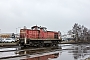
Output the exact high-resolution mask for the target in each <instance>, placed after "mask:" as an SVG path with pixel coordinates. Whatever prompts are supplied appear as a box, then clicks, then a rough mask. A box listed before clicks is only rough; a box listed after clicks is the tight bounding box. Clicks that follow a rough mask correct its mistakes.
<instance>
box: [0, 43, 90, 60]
mask: <svg viewBox="0 0 90 60" xmlns="http://www.w3.org/2000/svg"><path fill="white" fill-rule="evenodd" d="M9 50H11V51H9ZM3 51H4V52H3ZM20 55H23V56H20ZM24 55H25V56H24ZM9 56H16V57H13V58H5V59H0V60H25V59H28V60H88V59H87V58H89V57H90V44H59V48H58V49H49V48H47V49H41V50H36V51H31V50H23V51H19V48H18V47H14V48H2V47H0V58H2V57H9Z"/></svg>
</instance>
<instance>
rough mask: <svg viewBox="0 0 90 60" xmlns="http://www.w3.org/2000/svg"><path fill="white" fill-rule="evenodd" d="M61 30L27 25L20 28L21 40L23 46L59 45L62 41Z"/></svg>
mask: <svg viewBox="0 0 90 60" xmlns="http://www.w3.org/2000/svg"><path fill="white" fill-rule="evenodd" d="M60 35H61V33H60V31H58V32H55V31H47V28H46V27H41V26H40V27H39V26H37V25H36V26H33V27H31V29H27V28H26V27H25V26H24V28H23V29H20V41H19V44H20V45H21V46H36V47H44V46H57V45H58V43H59V42H60V41H61V39H60Z"/></svg>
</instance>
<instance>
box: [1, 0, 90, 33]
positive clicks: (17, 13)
mask: <svg viewBox="0 0 90 60" xmlns="http://www.w3.org/2000/svg"><path fill="white" fill-rule="evenodd" d="M74 23H79V24H81V25H84V26H86V27H88V28H90V0H0V29H1V33H10V32H16V28H18V27H21V28H23V26H26V27H27V28H30V27H31V26H33V25H36V24H37V25H39V26H40V25H41V26H45V27H47V28H48V30H54V31H61V32H62V33H66V32H67V31H68V30H70V29H72V26H73V25H74ZM19 29H20V28H18V29H17V31H19Z"/></svg>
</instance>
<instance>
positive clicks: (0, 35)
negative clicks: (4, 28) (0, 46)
mask: <svg viewBox="0 0 90 60" xmlns="http://www.w3.org/2000/svg"><path fill="white" fill-rule="evenodd" d="M0 38H1V29H0Z"/></svg>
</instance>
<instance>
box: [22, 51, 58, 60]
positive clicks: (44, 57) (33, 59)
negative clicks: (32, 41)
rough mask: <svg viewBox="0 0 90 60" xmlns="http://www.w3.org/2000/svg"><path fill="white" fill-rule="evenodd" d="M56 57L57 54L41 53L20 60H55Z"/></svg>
mask: <svg viewBox="0 0 90 60" xmlns="http://www.w3.org/2000/svg"><path fill="white" fill-rule="evenodd" d="M57 57H59V53H51V54H50V53H49V54H48V53H46V54H45V53H43V54H37V55H31V56H29V57H26V58H24V59H21V60H48V59H55V58H57Z"/></svg>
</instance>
